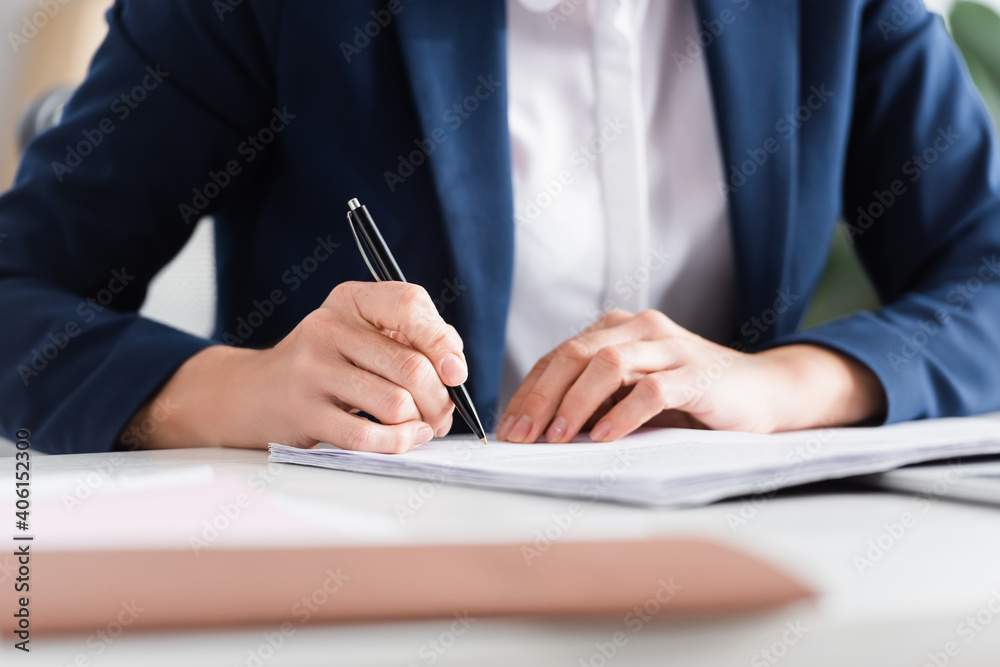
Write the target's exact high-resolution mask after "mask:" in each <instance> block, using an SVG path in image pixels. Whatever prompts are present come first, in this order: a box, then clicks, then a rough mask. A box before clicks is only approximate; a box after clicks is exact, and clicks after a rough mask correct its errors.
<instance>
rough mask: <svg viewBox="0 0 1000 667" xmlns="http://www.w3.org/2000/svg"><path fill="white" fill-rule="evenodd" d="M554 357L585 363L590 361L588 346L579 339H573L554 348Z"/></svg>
mask: <svg viewBox="0 0 1000 667" xmlns="http://www.w3.org/2000/svg"><path fill="white" fill-rule="evenodd" d="M556 356H558V357H561V358H562V359H567V360H569V361H576V362H580V361H587V360H589V359H590V346H589V345H587V344H586V343H585V342H583V340H581V339H579V338H573V339H571V340H568V341H566V342H565V343H563V344H561V345H560V346H559V347H558V348H556Z"/></svg>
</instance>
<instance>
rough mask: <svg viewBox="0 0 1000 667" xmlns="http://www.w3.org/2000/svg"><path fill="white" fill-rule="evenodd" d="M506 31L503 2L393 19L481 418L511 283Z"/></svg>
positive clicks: (492, 393)
mask: <svg viewBox="0 0 1000 667" xmlns="http://www.w3.org/2000/svg"><path fill="white" fill-rule="evenodd" d="M506 30H507V27H506V15H505V9H504V3H503V1H502V0H489V1H484V2H475V3H471V2H465V1H463V0H435V1H434V2H423V3H413V4H407V5H406V8H405V11H404V12H401V13H400V14H399V16H398V17H397V33H398V37H399V42H400V48H401V50H402V53H403V56H404V60H405V66H406V70H407V73H408V76H409V79H410V84H411V91H412V97H413V101H414V104H415V106H416V110H417V115H418V117H419V121H420V124H421V127H422V129H423V131H424V136H426V137H432V138H435V137H436V138H435V139H434V140H435V141H436V147H435V150H434V152H433V153H431V154H430V155H429V156H428V165H429V168H430V170H431V173H432V174H433V177H434V178H433V180H434V186H435V189H436V193H435V194H436V198H437V202H438V207H439V211H440V215H441V220H442V221H443V224H444V226H445V232H446V235H447V238H448V240H449V244H450V248H449V250H450V257H451V260H452V264H453V266H454V267H455V271H456V275H457V278H458V280H459V281H460V282H461V283H463V284H464V285H465V286H467V288H468V289H467V290H466V291H464V292H463V293H462V294H461V295H460V296H459V298H458V300H457V301H456V303H455V307H456V316H457V318H458V320H459V321H458V322H455V324H456V325H457V326H458V327H459V329H460V330H462V331H464V332H465V334H466V335H467V336H470V337H471V339H470V340H468V345H467V347H466V355H467V356H468V357H469V361H470V364H471V365H472V367H473V368H475V369H477V371H476V374H475V375H473V376H472V377H471V378H470V382H471V383H472V386H470V390H471V391H472V392H473V393H472V396H473V398H474V400H475V401H476V402H477V404H478V405H479V406H480V407H479V409H480V411H481V412H482V411H483V410H484V409H486V410H488V409H489V408H492V407H493V403H494V402H495V400H496V396H497V392H498V388H499V383H500V370H501V365H502V360H503V346H504V332H505V328H506V318H507V307H508V303H509V300H510V287H511V278H512V273H513V256H514V228H513V195H512V191H511V190H512V186H511V177H510V169H511V167H510V141H509V135H508V129H507V61H506V42H507V36H506V35H507V33H506ZM439 139H440V140H439ZM480 416H481V418H483V420H484V421H490V420H489V419H488V418H489V413H488V412H487V413H486V414H481V415H480ZM487 428H489V424H487Z"/></svg>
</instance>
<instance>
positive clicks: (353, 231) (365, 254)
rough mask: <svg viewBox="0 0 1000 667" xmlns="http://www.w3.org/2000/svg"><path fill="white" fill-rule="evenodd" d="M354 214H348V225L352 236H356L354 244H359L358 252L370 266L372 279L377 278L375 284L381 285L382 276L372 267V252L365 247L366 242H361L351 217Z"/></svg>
mask: <svg viewBox="0 0 1000 667" xmlns="http://www.w3.org/2000/svg"><path fill="white" fill-rule="evenodd" d="M352 212H353V211H348V212H347V224H348V225H349V226H350V228H351V234H353V235H354V242H355V243H357V244H358V250H360V251H361V259H363V260H365V264H366V265H367V266H368V270H369V271H371V273H372V277H373V278H375V282H378V283H380V282H382V280H383V279H382V276H381V275H380V274H379V272H378V271H376V270H375V267H374V266H372V262H371V260H370V259H368V253H369V252H370V251H369V249H368V248H366V247H365V244H364V242H362V240H361V236H360V235H359V234H358V229H357V227H356V226H355V222H354V218H353V217H351V213H352Z"/></svg>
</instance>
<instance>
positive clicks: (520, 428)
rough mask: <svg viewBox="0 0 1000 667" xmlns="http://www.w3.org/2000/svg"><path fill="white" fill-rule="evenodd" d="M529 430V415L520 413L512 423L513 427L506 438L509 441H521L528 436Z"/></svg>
mask: <svg viewBox="0 0 1000 667" xmlns="http://www.w3.org/2000/svg"><path fill="white" fill-rule="evenodd" d="M530 430H531V417H529V416H528V415H521V418H520V419H518V420H517V423H516V424H514V428H513V429H512V430H511V432H510V435H509V436H508V438H507V439H508V440H510V441H511V442H523V441H524V439H525V438H527V437H528V432H529V431H530Z"/></svg>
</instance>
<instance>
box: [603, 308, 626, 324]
mask: <svg viewBox="0 0 1000 667" xmlns="http://www.w3.org/2000/svg"><path fill="white" fill-rule="evenodd" d="M630 317H632V313H630V312H629V311H627V310H625V309H624V308H614V309H612V310H609V311H608V312H607V313H605V314H604V317H602V318H601V321H604V322H621V321H623V320H626V319H628V318H630Z"/></svg>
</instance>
